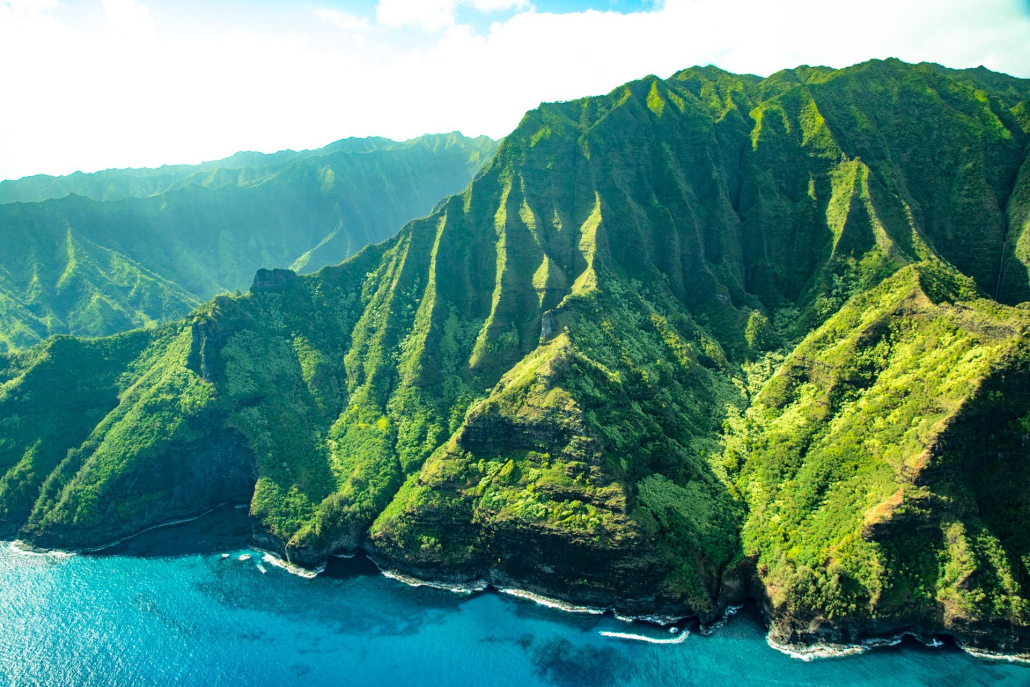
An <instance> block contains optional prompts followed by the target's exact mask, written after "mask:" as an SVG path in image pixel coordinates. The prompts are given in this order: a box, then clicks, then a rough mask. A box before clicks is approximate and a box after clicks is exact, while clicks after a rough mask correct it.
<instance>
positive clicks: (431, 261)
mask: <svg viewBox="0 0 1030 687" xmlns="http://www.w3.org/2000/svg"><path fill="white" fill-rule="evenodd" d="M1028 98H1030V87H1028V85H1027V83H1026V82H1024V81H1020V80H1017V79H1010V78H1008V77H1003V76H1001V75H993V74H990V73H984V72H980V71H975V70H974V71H970V72H953V71H948V70H944V69H941V68H939V67H936V66H932V65H919V66H912V65H905V64H903V63H899V62H897V61H887V62H872V63H867V64H863V65H858V66H856V67H853V68H850V69H845V70H839V71H833V70H828V69H809V68H799V69H797V70H791V71H786V72H781V73H779V74H776V75H774V76H772V77H769V78H767V79H757V78H755V77H738V76H735V75H731V74H727V73H725V72H721V71H719V70H716V69H713V68H704V69H690V70H686V71H684V72H681V73H679V74H677V75H675V76H674V77H673V78H671V79H668V80H660V79H655V78H653V77H651V78H647V79H644V80H641V81H637V82H633V83H630V84H627V85H626V86H624V87H621V88H619V89H616V90H615V91H613V92H612V93H610V94H608V95H606V96H602V97H598V98H589V99H585V100H579V101H573V102H568V103H560V104H549V105H543V106H541V107H540V108H539V109H537V110H534V111H532V112H530V113H527V115H526V117H525V118H524V119H523V121H522V123H521V124H520V125H519V127H518V128H517V129H516V130H515V132H513V133H512V134H511V135H510V136H509V137H507V138H506V139H505V141H504V142H503V143H502V144H501V147H500V149H499V150H498V153H497V155H496V156H495V157H494V158H493V160H492V161H491V162H490V163H488V164H487V166H486V167H485V168H484V169H483V170H482V171H480V173H479V174H478V176H477V177H476V178H475V179H474V180H473V182H472V183H471V184H470V185H469V186H468V188H467V189H466V190H465V191H464V192H463V193H462V194H461V195H458V196H452V197H449V198H447V199H446V200H445V201H443V202H442V203H440V204H439V205H438V206H437V209H436V210H435V211H434V212H433V213H432V214H431V215H429V216H427V217H425V218H422V219H419V220H415V221H413V222H410V223H408V224H407V225H406V226H405V227H404V228H403V229H402V230H401V231H400V233H399V234H398V235H397V236H396V237H394V238H393V239H391V240H389V241H387V242H384V243H382V244H378V245H376V246H372V247H370V248H367V249H365V250H364V251H362V252H361V253H359V254H358V255H356V256H355V257H354V258H351V259H350V260H348V261H346V262H344V263H342V264H340V265H337V266H333V267H326V268H324V269H322V270H321V271H319V272H318V273H316V274H314V275H310V276H302V277H299V278H292V277H290V275H289V274H287V273H285V272H277V273H264V274H259V276H258V278H257V280H256V281H255V287H254V288H253V289H252V292H251V293H250V294H248V295H246V296H222V297H219V298H216V299H215V300H214V301H212V302H210V303H209V304H207V305H205V306H202V307H201V308H200V309H199V310H198V311H197V312H196V313H195V314H194V315H193V316H191V317H190V318H189V319H188V320H187V321H185V322H183V323H181V324H176V325H168V326H167V327H165V328H163V329H159V330H155V331H152V332H147V333H132V334H128V335H124V336H121V337H113V338H110V339H100V340H96V341H91V342H83V341H79V340H74V339H57V340H54V341H52V342H50V343H48V344H47V345H45V346H43V347H40V348H36V349H33V350H31V351H28V352H25V353H21V354H17V355H9V356H7V357H6V358H3V361H4V362H3V364H2V366H0V381H2V382H3V386H2V387H0V422H3V423H6V424H5V426H10V427H17V428H18V431H17V432H15V433H12V434H11V435H10V436H9V437H5V439H4V442H3V443H0V470H4V471H6V476H5V478H4V480H5V481H4V482H3V484H4V485H6V486H3V487H2V488H0V504H3V508H4V510H0V520H2V522H3V523H4V524H5V526H6V527H8V529H9V530H18V532H19V536H22V537H25V538H28V539H30V540H34V541H37V542H41V543H46V542H63V543H65V544H66V545H72V543H73V542H75V541H80V542H87V541H88V542H92V541H93V540H95V539H99V538H102V537H103V536H108V535H109V534H111V533H113V532H114V531H115V530H119V529H120V530H124V531H130V530H132V529H134V528H139V527H145V526H148V525H151V524H155V523H157V522H160V521H161V520H162V519H168V518H171V517H173V516H177V515H179V514H180V513H181V512H183V511H184V510H188V509H189V508H192V507H194V506H196V507H197V508H200V507H201V504H206V503H208V502H210V501H212V500H213V498H214V495H215V494H216V493H217V490H214V489H212V486H211V481H210V475H212V474H222V473H223V471H228V473H230V474H232V475H237V476H239V480H240V484H243V483H244V482H245V481H246V482H247V485H248V489H249V491H250V503H251V514H252V515H253V516H254V518H255V520H256V521H257V523H258V524H259V526H260V528H262V530H263V531H265V532H267V536H268V537H270V538H271V540H273V541H275V542H278V545H279V546H281V547H282V548H284V549H286V550H287V551H288V552H289V554H290V558H291V560H294V561H300V562H303V563H307V564H311V565H314V564H317V563H319V562H320V561H323V560H324V559H325V558H326V556H328V554H329V553H330V552H332V551H334V550H337V549H339V548H354V547H357V546H362V547H364V548H366V550H368V551H370V553H371V554H372V555H373V556H374V557H376V558H377V560H379V561H380V562H381V563H382V564H384V565H387V566H390V567H394V568H398V569H400V570H403V571H406V572H409V573H412V574H415V575H422V576H426V577H433V578H444V579H450V580H471V579H479V578H483V579H488V580H490V581H493V582H494V583H496V584H499V585H515V586H519V587H523V588H530V589H532V590H535V591H537V592H540V593H544V594H547V595H552V596H560V597H562V598H566V599H570V600H573V601H575V602H578V603H585V604H591V605H606V606H607V605H611V606H614V607H615V608H617V609H618V610H620V611H622V612H625V613H632V614H653V613H657V614H669V615H674V614H685V613H690V612H696V613H699V614H701V615H702V616H703V617H705V618H711V617H714V616H715V615H717V614H718V613H719V612H720V611H721V610H722V609H723V608H724V607H725V605H726V604H727V603H733V602H737V601H739V600H741V599H742V598H744V596H745V595H748V594H755V595H759V596H761V597H762V598H763V600H764V602H765V603H766V606H767V608H768V611H769V613H770V617H771V619H772V623H773V634H774V636H775V637H778V638H780V639H784V640H804V639H811V638H813V637H819V636H833V637H846V638H848V639H859V638H862V637H863V636H866V635H869V634H877V635H878V634H884V633H888V632H893V631H895V630H898V629H904V628H912V627H915V626H918V627H921V628H930V627H932V628H945V629H948V630H949V631H952V632H954V633H956V634H959V635H961V636H963V637H968V638H971V640H972V641H977V642H979V643H981V644H983V643H985V642H987V641H988V640H987V639H986V638H985V637H986V635H984V634H983V628H988V627H989V628H993V630H992V633H991V635H990V636H991V637H992V639H991V640H990V641H997V642H1000V643H1003V644H1004V643H1006V642H1007V644H1005V645H1006V646H1024V639H1025V633H1024V628H1025V627H1026V618H1027V616H1026V612H1027V611H1026V603H1027V601H1026V599H1027V586H1026V585H1027V584H1030V580H1028V579H1027V574H1028V573H1027V555H1028V549H1027V547H1026V544H1025V542H1026V541H1027V537H1028V536H1030V535H1028V534H1027V532H1028V531H1027V530H1026V528H1025V526H1024V525H1023V523H1024V522H1026V520H1025V519H1024V515H1025V514H1024V513H1023V510H1022V509H1024V508H1025V506H1024V505H1023V504H1025V503H1026V502H1027V499H1025V498H1023V495H1025V490H1026V485H1027V484H1028V482H1027V481H1026V479H1024V478H1025V477H1026V475H1025V474H1024V472H1025V467H1024V464H1025V463H1027V459H1028V457H1030V456H1028V444H1030V442H1028V440H1027V433H1028V429H1027V427H1030V424H1028V423H1030V419H1027V418H1028V417H1030V408H1028V406H1027V399H1026V392H1025V389H1026V388H1027V386H1026V382H1027V381H1030V380H1027V363H1026V353H1025V352H1026V350H1027V345H1026V344H1027V342H1026V337H1027V333H1028V330H1027V326H1028V321H1030V311H1028V310H1027V309H1026V308H1025V306H1020V307H1013V306H1012V305H1011V304H1013V303H1017V302H1019V301H1022V300H1024V299H1025V298H1026V292H1027V289H1028V283H1030V282H1028V278H1027V262H1026V256H1025V255H1023V252H1025V251H1022V248H1021V246H1023V244H1024V243H1026V235H1027V233H1028V232H1027V229H1028V227H1027V226H1026V223H1025V222H1024V221H1023V220H1025V215H1026V210H1027V207H1026V202H1027V197H1028V196H1027V188H1026V182H1027V180H1028V177H1027V175H1026V173H1025V170H1026V161H1025V155H1026V146H1027V141H1028V133H1027V132H1028V130H1030V120H1028V118H1027V115H1026V112H1027V105H1026V103H1027V100H1028ZM928 141H930V142H932V143H933V144H932V145H928V144H927V142H928ZM1021 251H1022V252H1021ZM60 347H68V348H69V349H70V350H73V351H74V357H70V358H68V359H65V358H61V357H60V356H56V357H55V353H54V351H55V349H56V348H60ZM73 366H77V367H78V368H81V369H86V370H89V371H90V372H89V374H88V375H86V376H84V378H82V379H81V380H78V381H76V384H77V385H79V386H80V387H81V388H77V390H76V391H75V392H74V394H72V393H71V392H69V394H70V396H69V398H82V399H89V403H90V405H89V406H88V407H89V413H90V414H89V415H88V417H87V418H84V419H82V421H81V423H80V422H77V423H69V424H68V425H64V424H60V423H56V422H52V421H51V418H52V415H51V409H50V408H49V407H48V406H47V404H46V401H45V397H46V393H47V392H46V389H48V388H50V387H47V386H45V385H44V383H43V382H41V381H37V378H38V379H39V380H42V379H44V377H45V375H44V374H43V372H44V371H47V370H49V372H47V375H49V377H46V378H47V379H54V380H58V381H60V380H65V381H61V383H63V384H66V385H67V384H68V382H67V380H68V379H70V378H71V376H70V370H71V369H74V368H73ZM48 383H50V382H48ZM69 402H71V401H69ZM75 402H80V401H75ZM56 407H57V406H55V408H56ZM30 417H31V418H42V419H44V420H45V422H43V423H40V422H38V421H37V422H32V421H30V420H29V418H30ZM44 427H46V428H49V429H46V430H45V431H44V430H43V428H44ZM985 434H986V436H987V437H988V438H987V439H986V440H985V439H984V436H985ZM190 447H203V449H202V450H193V449H191V448H190ZM248 471H253V473H252V474H253V475H254V476H255V478H254V479H251V480H247V479H246V476H247V475H248V474H251V473H249V472H248ZM158 477H160V479H158ZM230 481H231V483H232V484H236V482H235V478H234V479H233V480H230ZM158 483H160V484H165V485H167V489H163V490H162V489H157V488H156V487H155V488H154V489H150V488H149V487H146V486H145V485H148V484H152V485H156V484H158ZM232 488H233V489H235V486H234V487H232ZM240 488H241V489H242V488H243V487H242V486H241V487H240ZM180 494H181V495H185V494H194V495H195V496H194V497H191V499H186V498H185V497H184V496H180ZM933 631H937V630H936V629H934V630H933Z"/></svg>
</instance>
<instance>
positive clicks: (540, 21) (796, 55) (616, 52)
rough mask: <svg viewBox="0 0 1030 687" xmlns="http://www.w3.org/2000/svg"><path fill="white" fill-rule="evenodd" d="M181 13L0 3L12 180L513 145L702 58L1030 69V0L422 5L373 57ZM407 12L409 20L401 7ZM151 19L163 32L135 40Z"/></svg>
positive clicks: (1, 88)
mask: <svg viewBox="0 0 1030 687" xmlns="http://www.w3.org/2000/svg"><path fill="white" fill-rule="evenodd" d="M166 1H167V0H147V4H148V5H149V6H150V7H151V10H152V12H153V15H154V17H155V19H150V15H149V14H148V13H146V12H145V11H143V10H141V8H140V7H139V6H138V5H136V4H134V3H132V2H125V0H122V4H121V5H118V7H120V8H121V11H122V12H123V14H121V15H118V11H119V10H117V9H116V10H115V16H121V17H122V19H119V20H118V21H117V22H115V21H113V20H112V21H111V24H112V25H115V24H117V25H119V26H123V27H129V29H130V30H129V31H128V32H125V31H122V32H112V31H110V30H107V29H104V28H103V27H100V28H93V29H84V28H79V27H78V26H73V25H71V24H69V20H67V19H66V18H65V14H66V13H65V12H63V11H56V12H49V13H48V12H35V13H27V12H20V13H14V12H13V11H12V10H11V9H10V7H11V5H10V3H9V0H8V2H7V4H5V0H0V65H4V68H0V92H2V93H3V94H4V107H2V108H0V178H9V177H18V176H24V175H27V174H35V173H60V174H64V173H69V172H72V171H75V170H76V169H82V170H85V171H91V170H95V169H100V168H103V167H120V166H154V165H160V164H163V163H176V162H197V161H200V160H203V159H213V158H217V157H221V156H224V155H229V154H231V153H233V152H235V151H237V150H265V151H274V150H277V149H280V148H287V147H289V148H309V147H317V146H320V145H324V144H326V143H328V142H330V141H332V140H335V139H338V138H342V137H344V136H368V135H383V136H388V137H391V138H406V137H410V136H416V135H418V134H421V133H425V132H428V131H452V130H460V131H463V132H464V133H466V134H469V135H475V134H481V133H483V134H489V135H491V136H495V137H499V136H503V135H505V134H506V133H508V132H509V131H510V130H511V129H512V128H513V127H514V126H515V125H516V124H517V123H518V121H519V120H520V119H521V117H522V114H523V113H524V112H525V111H526V110H527V109H530V108H533V107H535V106H536V105H537V104H538V103H540V102H541V101H545V100H568V99H572V98H576V97H581V96H585V95H590V94H596V93H604V92H606V91H608V90H610V89H612V88H614V87H615V86H617V85H619V84H620V83H623V82H625V81H628V80H631V79H634V78H638V77H641V76H644V75H646V74H657V75H659V76H668V75H669V74H671V73H673V72H674V71H676V70H677V69H681V68H683V67H688V66H690V65H693V64H708V63H715V64H717V65H719V66H721V67H723V68H725V69H729V70H731V71H737V72H750V73H757V74H763V75H764V74H769V73H771V72H773V71H776V70H778V69H783V68H787V67H793V66H796V65H799V64H826V65H829V66H834V67H843V66H847V65H849V64H853V63H855V62H860V61H863V60H867V59H870V58H873V57H888V56H896V57H900V58H901V59H904V60H907V61H910V62H914V61H921V60H928V61H936V62H941V63H943V64H944V65H946V66H951V67H971V66H976V65H979V64H983V65H985V66H987V67H988V68H991V69H995V70H999V71H1005V72H1009V73H1012V74H1016V75H1019V76H1024V77H1030V17H1028V15H1027V12H1026V10H1025V9H1024V8H1023V6H1022V5H1021V0H979V1H977V2H959V1H958V0H936V1H933V0H905V1H901V0H865V2H864V4H863V5H862V10H861V11H855V9H854V5H853V4H846V3H826V2H822V1H821V0H820V1H817V0H790V2H780V3H768V2H761V3H758V2H749V1H747V0H723V1H722V2H719V3H715V2H708V1H707V0H667V2H666V3H665V5H664V7H662V8H661V9H660V10H655V11H653V12H639V13H633V14H626V15H623V14H617V13H613V12H596V11H591V12H583V13H576V14H547V13H541V12H537V11H534V10H532V9H530V10H528V11H524V12H520V13H518V14H516V15H514V16H513V17H510V18H507V19H506V20H504V21H497V22H494V23H493V24H492V26H491V28H490V30H489V32H488V33H487V34H485V35H483V34H478V33H476V32H475V31H473V30H472V29H471V28H469V27H466V26H461V25H459V24H456V23H454V19H453V17H454V15H453V7H454V5H453V4H452V3H441V2H436V4H435V5H434V4H433V3H431V2H423V3H418V4H419V5H420V6H423V7H425V6H429V7H430V9H432V8H433V7H435V8H436V9H435V10H433V12H435V14H434V13H433V12H429V11H428V10H425V9H423V10H417V9H416V10H414V11H416V12H418V11H421V12H422V14H419V15H418V16H419V17H420V19H419V21H418V23H416V24H414V26H423V27H424V26H427V25H429V26H435V27H436V29H437V31H438V32H437V33H431V34H430V33H425V34H419V36H421V38H418V36H416V37H414V38H413V37H412V34H411V32H407V31H401V32H391V31H368V32H366V34H367V38H366V44H365V45H356V44H355V43H354V41H353V40H350V39H349V38H348V39H346V40H344V39H341V38H340V37H339V36H338V34H336V33H335V32H333V33H332V34H330V35H329V37H320V36H321V34H319V33H318V31H317V28H318V27H317V24H316V22H317V21H318V20H317V19H316V18H314V17H310V15H307V16H308V17H309V18H310V21H311V26H310V27H306V26H304V25H299V26H297V25H290V26H286V27H284V28H283V29H282V32H281V33H279V34H275V35H273V34H271V33H268V32H265V33H257V32H247V31H242V30H239V29H234V30H232V31H230V32H225V33H218V32H217V31H212V32H210V33H208V34H204V35H199V36H198V35H192V34H187V35H184V34H183V33H182V32H181V31H180V32H179V33H178V34H176V33H175V32H173V31H172V28H171V27H169V26H168V25H166V24H164V23H162V21H161V17H163V16H165V15H164V14H162V12H161V11H159V10H160V9H161V3H162V2H166ZM394 2H395V10H397V11H398V12H400V10H401V9H403V8H402V7H400V6H401V5H404V4H405V3H399V0H394ZM397 3H399V4H397ZM23 4H24V2H23ZM383 4H386V0H384V3H383ZM97 6H98V7H99V4H98V5H97ZM407 6H408V8H409V9H410V7H411V6H412V5H411V4H410V3H408V4H407ZM5 8H6V9H5ZM126 8H128V9H126ZM50 9H54V7H53V5H52V4H51V5H50ZM107 9H108V17H111V14H110V12H111V10H110V8H109V7H108V8H107ZM448 12H450V13H449V14H448ZM408 16H409V18H410V16H412V15H408ZM124 17H129V19H128V20H125V19H124ZM233 19H238V21H237V22H236V23H237V25H238V26H242V25H246V21H245V19H246V18H245V17H238V18H237V17H233ZM155 21H157V29H158V30H157V31H156V32H155V33H153V34H150V38H149V39H148V40H146V41H140V40H138V35H139V30H140V27H141V26H142V27H144V28H145V27H146V26H148V25H149V26H153V24H154V22H155ZM380 21H382V17H380ZM393 21H394V22H395V23H396V25H401V26H410V25H412V24H405V23H404V21H406V20H402V18H401V16H400V15H397V16H395V17H394V19H393ZM384 23H385V22H384ZM133 27H134V28H133ZM306 33H311V35H310V36H305V34H306ZM416 39H417V40H416ZM320 41H321V42H320ZM411 41H415V43H412V42H411ZM419 41H421V42H419ZM9 65H17V66H16V67H13V66H9ZM112 69H117V77H118V78H117V79H113V78H109V75H110V74H111V73H112ZM327 85H331V87H327Z"/></svg>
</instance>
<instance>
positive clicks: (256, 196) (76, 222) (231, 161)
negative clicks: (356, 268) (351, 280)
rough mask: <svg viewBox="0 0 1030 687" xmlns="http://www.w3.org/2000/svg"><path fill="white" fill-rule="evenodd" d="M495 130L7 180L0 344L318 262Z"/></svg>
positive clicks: (459, 177) (473, 154)
mask: <svg viewBox="0 0 1030 687" xmlns="http://www.w3.org/2000/svg"><path fill="white" fill-rule="evenodd" d="M496 145H497V144H496V143H495V142H494V141H492V140H490V139H487V138H478V139H469V138H465V137H463V136H461V135H460V134H447V135H433V136H423V137H421V138H417V139H412V140H410V141H405V142H402V143H398V142H395V141H389V140H386V139H381V138H373V139H346V140H343V141H338V142H336V143H333V144H330V145H328V146H326V147H325V148H321V149H319V150H311V151H303V152H293V151H284V152H280V153H275V154H272V155H262V154H260V153H238V154H236V155H233V156H232V157H229V158H226V159H224V160H218V161H216V162H207V163H204V164H201V165H196V166H185V165H180V166H174V167H162V168H160V169H126V170H108V171H104V172H97V173H95V174H81V173H79V174H73V175H70V176H66V177H46V176H37V177H29V178H26V179H20V180H17V181H4V182H0V203H3V204H2V205H0V347H3V346H5V345H6V346H7V347H9V348H23V347H25V346H30V345H32V344H34V343H37V342H38V341H40V340H42V339H44V338H46V337H47V336H49V335H52V334H78V335H84V336H101V335H105V334H112V333H115V332H119V331H125V330H128V329H132V328H134V327H140V326H147V325H152V324H154V323H157V322H167V321H169V320H172V319H175V318H179V317H182V316H183V315H185V314H186V313H188V312H189V311H190V310H192V309H193V308H195V307H196V306H197V305H199V304H200V303H201V302H202V301H204V300H206V299H208V298H211V297H212V296H214V295H216V294H218V293H223V292H226V291H234V290H237V289H246V288H247V286H249V285H250V282H251V279H252V278H253V275H254V272H255V271H256V270H257V269H258V268H261V267H292V268H293V269H295V270H298V271H302V272H311V271H315V270H317V269H319V268H321V267H323V266H325V265H327V264H334V263H337V262H340V261H341V260H343V259H345V258H347V257H349V256H350V255H353V254H354V253H355V252H357V251H358V250H360V249H361V248H363V247H364V246H366V245H368V244H370V243H375V242H377V241H381V240H383V239H385V238H387V237H389V236H390V235H391V234H392V233H394V232H395V231H396V229H397V227H398V226H400V225H401V224H403V223H404V222H406V221H407V220H409V219H411V218H413V217H419V216H421V215H425V214H427V213H428V212H430V211H431V210H432V208H433V205H434V204H435V203H436V202H437V201H438V200H439V199H440V198H442V197H443V196H445V195H447V194H449V193H454V192H456V191H459V190H460V189H462V188H463V187H464V186H465V185H466V184H467V183H468V182H469V180H470V179H471V178H472V176H473V175H474V174H475V172H476V171H477V170H478V169H479V167H480V166H481V165H482V164H483V163H484V162H485V161H486V160H487V159H489V157H490V156H491V155H492V154H493V151H494V150H495V148H496Z"/></svg>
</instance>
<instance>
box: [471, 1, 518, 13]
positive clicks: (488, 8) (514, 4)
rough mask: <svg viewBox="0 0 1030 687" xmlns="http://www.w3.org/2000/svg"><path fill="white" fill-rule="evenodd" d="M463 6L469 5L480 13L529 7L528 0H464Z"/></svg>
mask: <svg viewBox="0 0 1030 687" xmlns="http://www.w3.org/2000/svg"><path fill="white" fill-rule="evenodd" d="M465 4H467V5H470V6H471V7H473V8H475V9H477V10H479V11H480V12H500V11H501V10H521V9H525V8H527V7H529V1H528V0H466V2H465Z"/></svg>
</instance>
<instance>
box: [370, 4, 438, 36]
mask: <svg viewBox="0 0 1030 687" xmlns="http://www.w3.org/2000/svg"><path fill="white" fill-rule="evenodd" d="M456 8H457V2H456V0H379V4H378V5H376V19H377V20H378V21H379V23H380V24H382V25H383V26H386V27H389V28H401V27H405V26H421V27H422V28H424V29H426V30H427V31H436V30H437V29H442V28H444V27H447V26H451V25H453V24H454V10H455V9H456Z"/></svg>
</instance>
